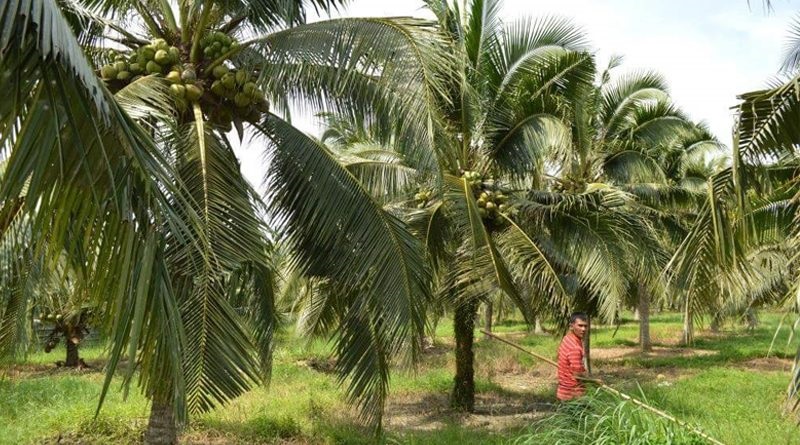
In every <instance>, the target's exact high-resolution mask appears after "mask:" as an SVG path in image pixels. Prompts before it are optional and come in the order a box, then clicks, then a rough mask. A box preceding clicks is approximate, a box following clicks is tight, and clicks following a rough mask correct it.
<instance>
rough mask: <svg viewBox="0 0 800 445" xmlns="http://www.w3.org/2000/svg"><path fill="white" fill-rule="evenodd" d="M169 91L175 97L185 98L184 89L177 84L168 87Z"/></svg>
mask: <svg viewBox="0 0 800 445" xmlns="http://www.w3.org/2000/svg"><path fill="white" fill-rule="evenodd" d="M169 90H170V92H172V95H173V96H175V97H185V96H186V87H185V86H183V85H181V84H179V83H176V84H172V85H170V86H169Z"/></svg>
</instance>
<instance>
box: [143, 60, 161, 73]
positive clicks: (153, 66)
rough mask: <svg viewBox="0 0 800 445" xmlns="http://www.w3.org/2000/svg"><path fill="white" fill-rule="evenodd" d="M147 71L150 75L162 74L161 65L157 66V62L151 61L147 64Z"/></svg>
mask: <svg viewBox="0 0 800 445" xmlns="http://www.w3.org/2000/svg"><path fill="white" fill-rule="evenodd" d="M145 69H146V70H147V72H148V73H150V74H158V73H160V72H161V65H159V64H157V63H156V62H155V61H153V60H151V61H149V62H147V65H146V66H145Z"/></svg>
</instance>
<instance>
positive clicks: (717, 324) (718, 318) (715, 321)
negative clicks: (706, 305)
mask: <svg viewBox="0 0 800 445" xmlns="http://www.w3.org/2000/svg"><path fill="white" fill-rule="evenodd" d="M709 328H710V329H711V332H714V333H718V332H719V330H720V328H722V314H720V313H719V312H715V313H714V317H713V318H712V319H711V325H710V326H709Z"/></svg>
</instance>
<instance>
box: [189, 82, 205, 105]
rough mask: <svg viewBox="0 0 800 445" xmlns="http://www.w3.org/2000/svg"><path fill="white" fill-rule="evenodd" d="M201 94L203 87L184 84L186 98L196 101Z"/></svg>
mask: <svg viewBox="0 0 800 445" xmlns="http://www.w3.org/2000/svg"><path fill="white" fill-rule="evenodd" d="M202 95H203V89H202V88H200V87H199V86H197V85H186V99H188V100H189V101H191V102H197V101H198V100H200V97H201V96H202Z"/></svg>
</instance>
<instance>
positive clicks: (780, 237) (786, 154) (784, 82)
mask: <svg viewBox="0 0 800 445" xmlns="http://www.w3.org/2000/svg"><path fill="white" fill-rule="evenodd" d="M790 34H791V38H790V41H789V44H788V45H787V50H786V53H785V57H784V63H783V66H782V67H781V68H782V70H781V71H782V72H781V74H782V78H781V79H780V80H777V81H773V82H771V85H770V86H769V87H768V88H767V89H764V90H760V91H753V92H749V93H745V94H743V95H741V96H740V99H741V100H742V102H741V103H740V104H739V106H738V111H739V116H738V122H737V125H736V128H735V140H734V142H735V145H734V151H733V159H734V172H735V176H734V181H735V185H736V189H735V199H736V201H737V202H738V208H739V209H740V211H741V213H742V214H743V217H742V221H741V223H740V224H739V226H740V230H739V232H740V233H742V238H744V239H745V241H746V244H747V245H748V246H754V247H753V249H754V250H755V251H756V253H760V252H761V251H765V252H768V253H769V252H772V254H773V255H770V256H771V257H772V260H773V261H775V260H777V265H776V266H774V267H770V268H769V269H768V270H767V273H765V274H764V275H765V276H769V275H770V272H772V271H774V270H776V269H777V270H779V271H780V270H781V269H783V268H785V273H784V274H783V277H782V278H783V280H786V281H788V283H786V281H783V280H781V281H783V283H786V284H785V286H786V287H787V288H788V292H786V293H785V301H786V306H787V307H789V308H791V309H792V310H794V311H796V310H797V307H798V302H797V299H796V296H797V295H800V294H799V293H798V290H800V274H798V270H799V269H798V262H797V261H798V259H800V253H799V252H800V250H798V247H800V206H798V202H799V201H798V200H800V194H798V193H797V190H798V182H799V181H800V176H798V174H797V172H798V166H799V165H800V156H799V155H800V153H798V150H797V147H798V143H800V127H798V124H797V122H798V118H800V100H798V92H799V91H800V90H798V83H797V82H798V80H800V69H798V68H800V21H795V22H794V23H793V24H792V25H791V28H790ZM774 247H778V249H779V251H778V252H775V251H774V249H773V248H774ZM776 254H777V255H776ZM780 258H783V259H784V260H785V262H782V261H780ZM763 269H764V263H763V257H762V262H759V263H757V264H756V270H757V271H763ZM757 283H758V281H756V284H757ZM771 287H772V286H770V287H769V288H771ZM798 356H799V357H800V351H798ZM789 398H790V400H792V401H793V407H794V408H795V409H796V408H797V406H798V400H800V367H798V366H795V367H794V371H793V376H792V381H791V383H790V385H789Z"/></svg>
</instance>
